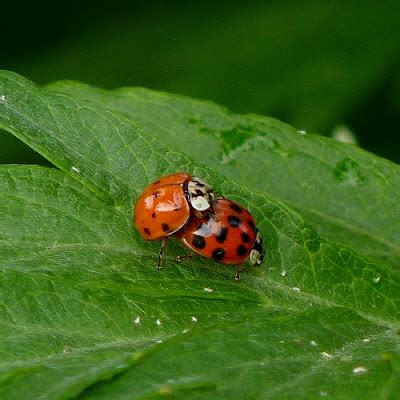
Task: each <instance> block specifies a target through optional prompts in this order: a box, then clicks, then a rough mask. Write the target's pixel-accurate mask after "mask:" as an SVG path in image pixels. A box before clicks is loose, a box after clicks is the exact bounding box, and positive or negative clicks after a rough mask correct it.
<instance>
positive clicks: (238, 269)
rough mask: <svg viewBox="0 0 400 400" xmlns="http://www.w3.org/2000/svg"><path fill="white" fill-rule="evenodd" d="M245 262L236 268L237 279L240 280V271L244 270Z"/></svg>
mask: <svg viewBox="0 0 400 400" xmlns="http://www.w3.org/2000/svg"><path fill="white" fill-rule="evenodd" d="M242 268H243V264H239V265H238V266H237V268H236V274H235V281H236V282H239V281H240V273H241V272H242Z"/></svg>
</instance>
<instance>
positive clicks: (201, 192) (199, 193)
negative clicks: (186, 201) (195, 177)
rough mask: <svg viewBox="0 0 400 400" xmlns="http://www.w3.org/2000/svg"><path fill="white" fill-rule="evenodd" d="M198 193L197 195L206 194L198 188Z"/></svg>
mask: <svg viewBox="0 0 400 400" xmlns="http://www.w3.org/2000/svg"><path fill="white" fill-rule="evenodd" d="M196 195H197V196H204V192H203V191H202V190H200V189H196Z"/></svg>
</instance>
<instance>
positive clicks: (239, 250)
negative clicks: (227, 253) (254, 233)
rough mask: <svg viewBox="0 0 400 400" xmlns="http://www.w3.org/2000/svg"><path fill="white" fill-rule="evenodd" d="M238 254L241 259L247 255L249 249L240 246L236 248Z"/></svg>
mask: <svg viewBox="0 0 400 400" xmlns="http://www.w3.org/2000/svg"><path fill="white" fill-rule="evenodd" d="M236 254H237V255H238V256H239V257H241V256H244V255H246V254H247V249H246V247H245V246H244V245H243V244H240V245H239V246H238V247H237V248H236Z"/></svg>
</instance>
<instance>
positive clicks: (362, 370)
mask: <svg viewBox="0 0 400 400" xmlns="http://www.w3.org/2000/svg"><path fill="white" fill-rule="evenodd" d="M367 371H368V370H367V368H365V367H356V368H354V369H353V374H355V375H360V374H365V373H366V372H367Z"/></svg>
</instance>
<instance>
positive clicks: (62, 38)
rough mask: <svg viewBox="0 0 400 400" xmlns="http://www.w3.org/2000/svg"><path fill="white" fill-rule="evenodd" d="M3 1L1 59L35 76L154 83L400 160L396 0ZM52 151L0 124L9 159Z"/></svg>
mask: <svg viewBox="0 0 400 400" xmlns="http://www.w3.org/2000/svg"><path fill="white" fill-rule="evenodd" d="M7 3H8V4H3V5H2V18H1V32H2V33H1V40H0V46H1V48H0V57H1V64H0V68H2V69H9V70H12V71H15V72H18V73H20V74H22V75H24V76H26V77H27V78H29V79H32V80H33V81H35V82H36V83H38V84H46V83H50V82H52V81H54V80H60V79H73V80H79V81H83V82H86V83H90V84H93V85H96V86H101V87H104V88H116V87H120V86H145V87H148V88H153V89H157V90H163V91H169V92H174V93H180V94H185V95H189V96H192V97H197V98H203V99H208V100H213V101H215V102H217V103H220V104H222V105H226V106H227V107H229V108H230V109H231V110H232V111H235V112H239V113H258V114H264V115H268V116H273V117H276V118H279V119H281V120H282V121H284V122H287V123H289V124H291V125H294V126H295V127H296V128H297V129H299V130H306V131H307V132H314V133H320V134H322V135H326V136H330V135H331V134H332V131H333V130H334V129H335V127H337V126H340V125H345V126H347V127H348V128H349V129H350V130H351V131H352V132H353V133H354V134H355V135H356V137H357V140H358V142H359V144H360V146H361V147H363V148H365V149H368V150H369V151H372V152H374V153H376V154H378V155H380V156H382V157H386V158H389V159H391V160H393V161H396V162H400V151H399V150H400V139H399V135H398V129H399V125H400V74H399V72H400V2H399V1H381V2H378V1H368V0H366V1H357V2H351V1H350V2H349V1H347V2H345V1H329V2H328V1H273V2H272V1H243V2H234V1H204V2H202V3H201V4H199V3H198V2H185V3H183V2H181V1H176V0H175V1H168V2H163V1H153V2H148V1H114V2H113V1H110V2H107V3H101V2H99V1H86V2H82V1H77V0H71V1H69V2H68V3H63V2H50V1H42V2H39V3H40V4H38V2H12V3H11V2H7ZM10 162H15V163H38V162H39V163H43V162H44V160H42V159H41V158H40V157H39V156H38V155H36V154H35V153H33V152H32V151H31V150H30V149H28V148H27V147H26V146H24V145H23V144H22V143H20V142H19V141H18V140H17V139H15V138H13V137H12V136H11V135H9V134H8V133H5V132H0V163H10Z"/></svg>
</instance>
